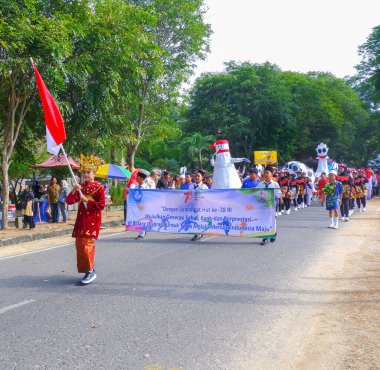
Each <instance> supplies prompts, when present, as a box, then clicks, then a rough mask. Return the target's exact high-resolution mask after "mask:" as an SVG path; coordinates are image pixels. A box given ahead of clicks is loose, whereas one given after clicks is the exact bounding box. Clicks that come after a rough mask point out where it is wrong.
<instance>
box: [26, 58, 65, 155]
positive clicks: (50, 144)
mask: <svg viewBox="0 0 380 370" xmlns="http://www.w3.org/2000/svg"><path fill="white" fill-rule="evenodd" d="M33 69H34V73H35V75H36V80H37V88H38V92H39V94H40V98H41V103H42V108H43V110H44V116H45V124H46V145H47V151H48V152H49V153H51V154H54V155H58V154H59V150H60V148H61V144H62V143H63V142H64V141H65V140H66V131H65V126H64V125H63V120H62V116H61V113H60V112H59V109H58V107H57V104H56V103H55V101H54V99H53V97H52V96H51V94H50V92H49V90H48V89H47V87H46V85H45V83H44V81H43V79H42V77H41V75H40V74H39V72H38V70H37V67H36V63H34V62H33Z"/></svg>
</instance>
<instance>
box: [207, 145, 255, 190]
mask: <svg viewBox="0 0 380 370" xmlns="http://www.w3.org/2000/svg"><path fill="white" fill-rule="evenodd" d="M210 148H212V149H215V150H216V152H215V154H214V155H213V157H212V158H211V160H210V162H211V165H212V166H213V167H214V174H213V182H212V189H240V188H241V181H240V178H239V174H238V172H237V170H236V168H235V165H234V163H238V162H243V161H244V162H250V160H249V159H247V158H231V154H230V147H229V144H228V141H227V140H218V141H216V142H215V143H214V144H213V145H211V146H210Z"/></svg>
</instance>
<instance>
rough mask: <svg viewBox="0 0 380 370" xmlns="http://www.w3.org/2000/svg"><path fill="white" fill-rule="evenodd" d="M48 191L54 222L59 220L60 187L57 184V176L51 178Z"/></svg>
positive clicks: (52, 220)
mask: <svg viewBox="0 0 380 370" xmlns="http://www.w3.org/2000/svg"><path fill="white" fill-rule="evenodd" d="M47 192H48V197H49V205H50V209H51V222H52V223H53V224H54V223H57V222H58V221H59V208H58V198H59V192H60V187H59V185H58V184H57V179H56V178H55V177H53V178H52V179H51V183H50V186H49V187H48V190H47Z"/></svg>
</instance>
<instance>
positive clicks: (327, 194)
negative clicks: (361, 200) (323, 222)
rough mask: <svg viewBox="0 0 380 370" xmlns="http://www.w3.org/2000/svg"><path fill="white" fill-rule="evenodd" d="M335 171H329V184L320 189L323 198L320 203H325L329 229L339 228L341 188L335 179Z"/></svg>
mask: <svg viewBox="0 0 380 370" xmlns="http://www.w3.org/2000/svg"><path fill="white" fill-rule="evenodd" d="M336 176H337V172H336V170H330V172H329V182H328V183H327V184H326V185H325V187H324V188H323V189H322V192H323V197H322V199H321V200H320V202H321V203H322V202H324V201H325V202H326V210H328V211H329V217H330V225H329V228H330V229H337V228H338V227H339V213H338V210H339V206H340V204H341V203H342V194H343V186H342V184H341V183H340V182H339V181H337V179H336Z"/></svg>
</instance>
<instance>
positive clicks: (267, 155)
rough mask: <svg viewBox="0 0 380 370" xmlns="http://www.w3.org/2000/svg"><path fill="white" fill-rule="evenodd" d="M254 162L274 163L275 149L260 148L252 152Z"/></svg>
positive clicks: (275, 158) (275, 157) (275, 161)
mask: <svg viewBox="0 0 380 370" xmlns="http://www.w3.org/2000/svg"><path fill="white" fill-rule="evenodd" d="M254 157H255V164H276V163H277V150H261V151H255V152H254Z"/></svg>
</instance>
